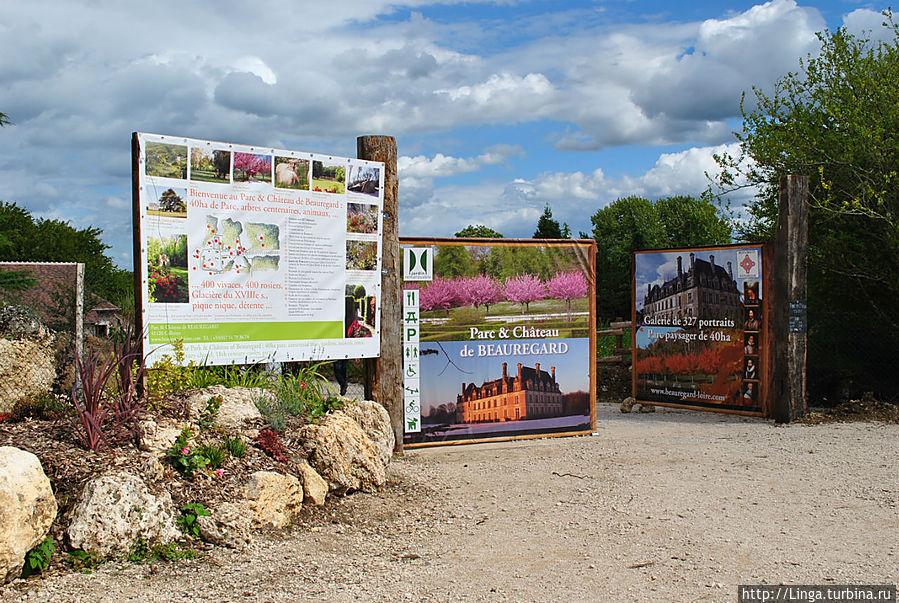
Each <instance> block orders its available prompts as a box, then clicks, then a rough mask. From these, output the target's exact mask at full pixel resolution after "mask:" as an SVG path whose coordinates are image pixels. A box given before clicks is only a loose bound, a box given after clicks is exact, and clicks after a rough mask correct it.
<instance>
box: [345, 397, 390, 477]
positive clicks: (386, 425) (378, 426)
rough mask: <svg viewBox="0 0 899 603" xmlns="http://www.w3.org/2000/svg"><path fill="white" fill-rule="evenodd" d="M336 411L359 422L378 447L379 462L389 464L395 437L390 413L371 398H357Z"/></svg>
mask: <svg viewBox="0 0 899 603" xmlns="http://www.w3.org/2000/svg"><path fill="white" fill-rule="evenodd" d="M338 412H342V413H344V414H345V415H347V416H348V417H350V418H351V419H353V420H354V421H356V423H358V424H359V427H361V428H362V431H364V432H365V435H367V436H368V438H369V439H370V440H371V441H372V444H374V445H375V447H376V448H377V449H378V454H379V455H380V457H381V462H382V463H384V466H385V467H386V466H387V465H389V464H390V459H391V458H392V457H393V446H394V444H396V437H395V436H394V434H393V427H392V426H391V425H390V415H389V414H388V413H387V409H386V408H384V407H383V406H381V405H380V404H378V403H377V402H372V401H371V400H358V401H356V402H354V403H352V404H349V405H347V406H345V407H344V408H341V409H340V410H339V411H338Z"/></svg>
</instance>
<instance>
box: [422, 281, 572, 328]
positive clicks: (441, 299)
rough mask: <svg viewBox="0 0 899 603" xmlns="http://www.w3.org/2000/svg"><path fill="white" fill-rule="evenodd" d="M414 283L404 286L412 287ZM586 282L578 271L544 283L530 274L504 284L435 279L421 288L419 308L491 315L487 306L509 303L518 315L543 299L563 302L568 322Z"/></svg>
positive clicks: (503, 282) (499, 282) (502, 282)
mask: <svg viewBox="0 0 899 603" xmlns="http://www.w3.org/2000/svg"><path fill="white" fill-rule="evenodd" d="M416 285H417V284H416V283H406V284H405V285H404V287H406V288H415V287H416ZM588 293H589V288H588V286H587V279H585V278H584V275H583V274H582V273H580V272H557V273H556V274H555V275H553V276H552V277H550V278H549V279H547V280H546V282H543V281H542V280H540V278H539V277H537V276H534V275H532V274H522V275H519V276H514V277H509V278H507V279H505V280H504V281H501V280H497V279H493V278H490V277H489V276H485V275H479V276H460V277H456V278H452V279H449V278H442V277H439V276H436V277H434V280H433V281H431V282H430V283H428V285H427V286H426V287H423V288H421V289H420V294H419V307H420V308H421V309H422V310H437V309H441V310H446V311H447V314H448V313H449V310H450V308H454V307H459V306H472V307H474V308H478V307H480V306H484V308H485V309H486V311H487V313H488V314H489V313H490V305H491V304H495V303H498V302H502V301H511V302H514V303H516V304H520V305H521V313H522V314H524V313H525V312H527V311H528V310H529V309H530V303H531V302H534V301H539V300H541V299H545V298H553V299H559V300H563V301H564V302H565V306H566V309H567V311H568V316H569V320H570V319H571V302H572V300H575V299H581V298H585V297H587V294H588Z"/></svg>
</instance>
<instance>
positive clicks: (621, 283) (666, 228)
mask: <svg viewBox="0 0 899 603" xmlns="http://www.w3.org/2000/svg"><path fill="white" fill-rule="evenodd" d="M590 220H591V221H592V223H593V238H594V239H595V240H596V245H597V256H596V266H597V290H598V291H601V294H599V295H597V298H596V309H597V314H598V316H599V318H600V319H601V320H615V319H616V318H624V317H626V316H630V314H631V311H630V308H631V286H632V284H631V255H632V253H633V252H634V251H638V250H642V249H665V248H672V247H695V246H698V245H720V244H726V243H730V242H731V224H730V221H729V219H728V218H727V217H726V216H724V215H722V214H721V212H720V211H719V208H718V207H717V206H716V205H715V203H713V201H712V199H711V198H710V197H709V196H708V195H705V196H703V197H702V198H701V199H696V198H695V197H689V196H675V197H668V198H665V199H659V200H658V201H656V202H655V203H653V202H652V201H650V200H649V199H644V198H642V197H623V198H621V199H618V200H616V201H614V202H613V203H611V204H609V205H608V206H606V207H604V208H602V209H600V210H598V211H597V212H596V213H595V214H593V216H592V217H591V218H590Z"/></svg>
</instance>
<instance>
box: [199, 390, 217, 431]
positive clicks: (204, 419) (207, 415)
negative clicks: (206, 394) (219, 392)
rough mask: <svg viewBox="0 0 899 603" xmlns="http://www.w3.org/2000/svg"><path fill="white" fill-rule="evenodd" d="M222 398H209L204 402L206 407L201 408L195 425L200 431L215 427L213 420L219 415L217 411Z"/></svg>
mask: <svg viewBox="0 0 899 603" xmlns="http://www.w3.org/2000/svg"><path fill="white" fill-rule="evenodd" d="M222 401H223V400H222V397H221V396H211V397H210V398H209V400H207V401H206V405H205V406H204V407H203V410H201V411H200V417H199V419H197V425H198V426H199V428H200V429H201V430H204V429H209V428H210V427H213V426H214V425H215V418H216V417H217V416H218V414H219V409H220V408H221V407H222Z"/></svg>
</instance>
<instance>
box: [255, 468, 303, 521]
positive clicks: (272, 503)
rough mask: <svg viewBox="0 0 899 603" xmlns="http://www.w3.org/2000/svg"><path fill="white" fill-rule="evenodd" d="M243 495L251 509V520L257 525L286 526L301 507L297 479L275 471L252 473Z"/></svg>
mask: <svg viewBox="0 0 899 603" xmlns="http://www.w3.org/2000/svg"><path fill="white" fill-rule="evenodd" d="M243 495H244V497H245V498H246V504H247V506H248V507H249V509H250V510H251V511H252V520H253V524H254V525H256V526H260V527H263V526H270V527H273V528H284V527H287V526H288V525H290V523H291V522H292V521H293V519H294V517H295V516H296V515H297V513H299V512H300V510H301V509H302V508H303V486H301V485H300V480H298V479H297V478H295V477H294V476H292V475H283V474H281V473H276V472H274V471H257V472H255V473H253V475H251V476H250V479H249V481H248V482H247V485H246V486H245V487H244V490H243Z"/></svg>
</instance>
